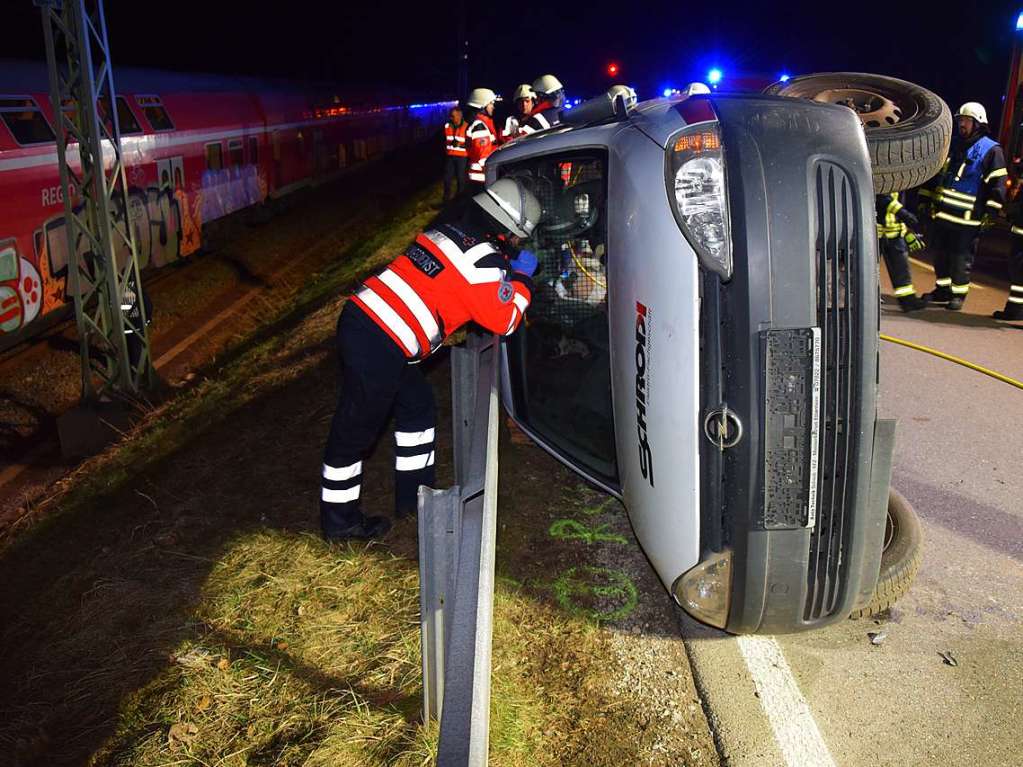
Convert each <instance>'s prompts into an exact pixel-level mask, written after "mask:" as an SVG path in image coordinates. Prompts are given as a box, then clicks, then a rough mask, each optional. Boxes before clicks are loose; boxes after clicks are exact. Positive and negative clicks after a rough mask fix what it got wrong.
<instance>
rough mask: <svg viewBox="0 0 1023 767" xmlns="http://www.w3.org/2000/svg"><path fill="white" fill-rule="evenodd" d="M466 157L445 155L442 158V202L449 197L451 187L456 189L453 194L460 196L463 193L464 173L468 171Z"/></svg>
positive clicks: (467, 159)
mask: <svg viewBox="0 0 1023 767" xmlns="http://www.w3.org/2000/svg"><path fill="white" fill-rule="evenodd" d="M468 167H469V158H468V157H452V156H451V155H447V156H446V157H445V158H444V202H447V201H448V200H450V199H451V197H452V195H451V187H452V186H454V187H455V189H456V191H455V193H454V196H456V197H461V196H462V195H463V194H464V193H465V174H466V173H467V172H468Z"/></svg>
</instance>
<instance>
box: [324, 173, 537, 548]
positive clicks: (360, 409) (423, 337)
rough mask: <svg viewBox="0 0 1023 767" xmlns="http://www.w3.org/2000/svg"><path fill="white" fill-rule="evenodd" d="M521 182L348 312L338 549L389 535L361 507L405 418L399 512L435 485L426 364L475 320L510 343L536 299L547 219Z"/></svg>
mask: <svg viewBox="0 0 1023 767" xmlns="http://www.w3.org/2000/svg"><path fill="white" fill-rule="evenodd" d="M540 214H541V209H540V203H539V202H538V201H537V199H536V197H534V196H533V194H532V193H531V192H529V191H528V190H527V189H526V188H525V187H524V186H523V185H522V184H521V183H520V182H518V181H516V180H513V179H501V180H499V181H497V182H495V183H494V184H492V185H490V186H489V187H487V188H486V189H485V190H484V191H483V192H481V193H480V194H478V195H476V196H475V197H474V198H473V201H472V204H470V205H469V206H468V208H467V209H466V211H465V214H464V216H463V217H462V218H461V219H459V220H458V221H457V222H456V223H453V224H440V225H438V226H437V227H436V228H434V229H430V230H428V231H426V232H423V233H422V234H420V235H419V236H418V237H416V240H415V242H413V243H412V244H411V245H410V246H409V247H408V248H407V249H406V250H405V252H404V253H403V254H402V255H400V256H398V258H396V259H395V260H394V261H392V262H391V263H390V264H389V265H388V266H387V268H385V269H384V270H383V271H382V272H380V273H379V274H377V275H376V276H374V277H370V278H369V279H367V280H366V281H365V282H364V283H363V285H362V287H361V288H360V289H359V290H358V291H357V292H356V293H355V294H354V295H353V296H352V297H351V300H350V301H348V302H347V303H346V304H345V307H344V309H343V310H342V312H341V317H340V319H339V320H338V326H337V340H338V351H339V355H340V361H341V368H342V390H341V397H340V399H339V401H338V406H337V410H336V412H335V413H334V419H333V421H332V422H331V426H330V435H329V437H328V439H327V448H326V451H325V455H324V460H323V472H322V480H321V495H320V499H321V500H320V524H321V528H322V531H323V535H324V537H325V538H327V539H328V540H338V539H348V538H362V539H365V538H374V537H377V536H380V535H383V534H384V533H385V532H387V530H388V528H389V527H390V522H389V520H388V519H387V518H385V517H366V516H364V515H363V514H362V512H361V511H360V507H359V494H360V489H361V486H362V462H363V459H364V458H365V457H366V455H367V453H368V451H369V449H370V447H371V446H372V445H373V443H374V442H375V441H376V439H377V437H378V435H379V434H380V432H381V430H382V429H383V428H384V426H385V425H386V423H387V420H388V418H389V416H390V413H391V411H392V410H393V411H394V417H395V432H394V444H395V450H394V453H395V459H394V468H395V511H396V514H397V516H399V517H400V516H403V515H404V514H407V513H410V512H413V511H415V509H416V505H417V504H416V498H417V492H418V488H419V486H420V485H432V484H433V482H434V435H435V427H436V421H435V409H434V401H433V392H432V391H431V389H430V385H429V384H428V383H427V381H426V379H425V378H424V377H423V373H422V372H421V370H420V368H419V366H418V365H415V364H413V363H416V362H419V361H420V360H423V359H425V358H426V357H428V356H429V355H430V354H432V353H433V352H434V351H436V350H437V349H438V348H439V347H440V345H441V344H442V342H443V341H444V339H445V338H446V337H447V336H448V335H450V334H451V333H453V332H454V331H456V330H458V329H459V328H460V327H461V326H463V325H465V324H466V323H467V322H470V321H473V322H476V323H478V324H480V325H482V326H483V327H484V328H486V329H487V330H490V331H492V332H494V333H499V334H501V335H510V334H511V333H513V332H514V331H515V329H516V328H517V327H518V326H519V323H520V322H521V321H522V316H523V313H524V312H525V311H526V308H527V307H528V306H529V302H530V299H531V297H532V290H533V288H532V283H531V281H530V277H531V276H532V274H533V272H534V271H535V269H536V256H534V255H533V254H532V253H530V252H528V251H526V250H519V248H518V246H519V244H520V242H521V240H523V239H527V238H529V237H530V235H531V234H532V233H533V229H534V228H535V227H536V225H537V223H538V221H539V219H540Z"/></svg>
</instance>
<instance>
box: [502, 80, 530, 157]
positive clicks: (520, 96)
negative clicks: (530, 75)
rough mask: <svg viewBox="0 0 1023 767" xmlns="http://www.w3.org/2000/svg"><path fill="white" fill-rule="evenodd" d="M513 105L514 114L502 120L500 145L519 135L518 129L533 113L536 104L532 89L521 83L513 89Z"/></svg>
mask: <svg viewBox="0 0 1023 767" xmlns="http://www.w3.org/2000/svg"><path fill="white" fill-rule="evenodd" d="M513 101H514V103H515V107H514V110H515V111H514V114H510V115H508V116H507V117H506V118H505V120H504V127H502V128H501V136H500V139H501V143H502V144H503V143H505V142H508V141H511V140H512V139H514V138H517V137H518V135H519V128H521V127H522V125H523V124H524V123H525V122H526V120H528V119H529V115H530V114H531V113H532V111H533V105H534V104H536V93H534V92H533V89H532V88H531V87H530V86H529V85H527V84H526V83H523V84H522V85H520V86H519V87H518V88H516V89H515V98H514V99H513Z"/></svg>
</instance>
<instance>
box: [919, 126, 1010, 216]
mask: <svg viewBox="0 0 1023 767" xmlns="http://www.w3.org/2000/svg"><path fill="white" fill-rule="evenodd" d="M1008 175H1009V172H1008V170H1006V168H1005V155H1004V153H1003V152H1002V147H1001V146H999V144H998V142H997V141H995V140H994V139H992V138H991V137H989V136H987V135H981V136H979V137H978V138H975V139H973V141H971V142H969V143H966V144H963V145H960V146H955V145H953V148H952V152H951V153H950V154H949V157H948V159H947V160H945V166H944V167H943V168H942V173H941V180H940V182H939V184H938V186H937V187H935V188H934V189H924V190H921V191H920V194H921V195H923V196H924V197H930V198H931V199H932V200H933V202H934V207H935V213H934V218H935V219H936V220H938V221H946V222H948V223H951V224H956V225H958V226H980V224H981V221H982V219H983V218H984V215H985V214H990V213H994V212H996V211H999V210H1001V209H1002V205H1003V204H1004V202H1005V181H1006V179H1007V177H1008Z"/></svg>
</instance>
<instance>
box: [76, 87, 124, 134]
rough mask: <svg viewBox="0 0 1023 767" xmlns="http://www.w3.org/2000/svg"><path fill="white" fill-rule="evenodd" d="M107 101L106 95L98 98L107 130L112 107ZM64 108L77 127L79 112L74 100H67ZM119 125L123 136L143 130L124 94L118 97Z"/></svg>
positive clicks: (101, 117) (98, 106) (101, 116)
mask: <svg viewBox="0 0 1023 767" xmlns="http://www.w3.org/2000/svg"><path fill="white" fill-rule="evenodd" d="M107 103H108V100H107V99H106V98H105V97H101V98H99V99H97V101H96V107H97V110H98V112H99V116H100V119H101V120H103V122H104V123H106V126H107V130H110V108H109V107H108V106H107ZM63 108H64V115H65V116H66V117H67V118H68V119H69V120H71V122H72V123H74V124H75V126H76V127H77V126H78V112H77V111H76V110H75V102H74V100H72V99H67V100H65V101H64V107H63ZM117 125H118V127H119V128H120V129H121V135H122V136H130V135H131V134H133V133H141V132H142V127H141V126H140V125H139V121H138V120H137V119H135V114H134V113H133V112H132V111H131V109H130V108H129V107H128V102H127V101H125V100H124V96H118V97H117Z"/></svg>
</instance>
